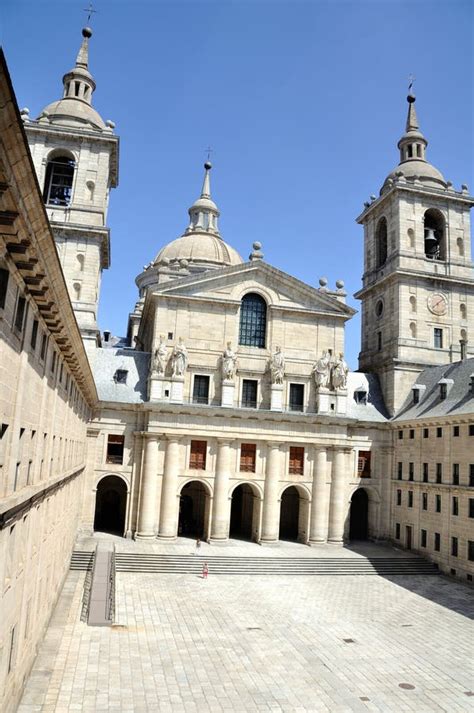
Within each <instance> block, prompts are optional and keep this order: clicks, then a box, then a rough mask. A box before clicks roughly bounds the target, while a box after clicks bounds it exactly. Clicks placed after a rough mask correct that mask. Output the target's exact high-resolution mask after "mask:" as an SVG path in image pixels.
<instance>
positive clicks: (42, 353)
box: [40, 334, 48, 361]
mask: <svg viewBox="0 0 474 713" xmlns="http://www.w3.org/2000/svg"><path fill="white" fill-rule="evenodd" d="M47 344H48V337H47V336H46V334H43V336H42V337H41V351H40V359H41V361H44V358H45V356H46V346H47Z"/></svg>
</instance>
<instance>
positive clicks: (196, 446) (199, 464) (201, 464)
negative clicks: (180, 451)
mask: <svg viewBox="0 0 474 713" xmlns="http://www.w3.org/2000/svg"><path fill="white" fill-rule="evenodd" d="M206 453H207V441H191V452H190V455H189V467H190V468H192V469H193V470H206Z"/></svg>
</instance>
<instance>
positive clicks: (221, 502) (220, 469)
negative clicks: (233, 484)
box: [211, 438, 232, 541]
mask: <svg viewBox="0 0 474 713" xmlns="http://www.w3.org/2000/svg"><path fill="white" fill-rule="evenodd" d="M231 456H232V446H231V441H230V440H225V439H221V438H218V439H217V462H216V476H215V480H214V500H213V507H212V524H211V540H216V541H222V540H227V539H228V538H229V525H230V509H229V478H230V469H231Z"/></svg>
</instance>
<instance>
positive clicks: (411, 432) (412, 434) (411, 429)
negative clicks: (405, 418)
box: [410, 428, 415, 440]
mask: <svg viewBox="0 0 474 713" xmlns="http://www.w3.org/2000/svg"><path fill="white" fill-rule="evenodd" d="M410 438H411V439H412V440H413V438H415V429H414V428H410Z"/></svg>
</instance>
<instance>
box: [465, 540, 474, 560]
mask: <svg viewBox="0 0 474 713" xmlns="http://www.w3.org/2000/svg"><path fill="white" fill-rule="evenodd" d="M467 558H468V560H469V562H474V540H468V542H467Z"/></svg>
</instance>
